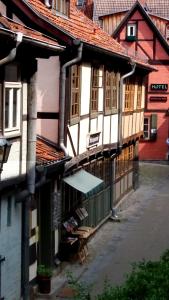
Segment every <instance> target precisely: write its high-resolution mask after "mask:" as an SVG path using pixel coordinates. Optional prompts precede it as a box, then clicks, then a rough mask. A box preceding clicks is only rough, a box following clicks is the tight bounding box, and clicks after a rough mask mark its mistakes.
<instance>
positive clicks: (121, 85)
mask: <svg viewBox="0 0 169 300" xmlns="http://www.w3.org/2000/svg"><path fill="white" fill-rule="evenodd" d="M130 64H131V67H132V70H131V71H130V72H128V73H126V74H124V75H123V76H122V77H121V78H120V95H119V124H118V125H119V126H118V152H119V154H120V153H121V151H122V145H123V140H122V112H123V99H124V92H123V85H124V80H125V79H126V78H128V77H130V76H131V75H133V74H134V72H135V69H136V63H135V62H133V61H131V62H130Z"/></svg>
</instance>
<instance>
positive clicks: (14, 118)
mask: <svg viewBox="0 0 169 300" xmlns="http://www.w3.org/2000/svg"><path fill="white" fill-rule="evenodd" d="M17 94H18V89H14V92H13V96H14V97H13V127H16V125H17ZM18 113H19V112H18Z"/></svg>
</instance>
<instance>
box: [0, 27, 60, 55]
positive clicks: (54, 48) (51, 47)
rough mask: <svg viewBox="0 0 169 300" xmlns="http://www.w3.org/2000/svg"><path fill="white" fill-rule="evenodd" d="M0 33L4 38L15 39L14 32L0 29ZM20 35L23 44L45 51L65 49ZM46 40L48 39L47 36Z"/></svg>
mask: <svg viewBox="0 0 169 300" xmlns="http://www.w3.org/2000/svg"><path fill="white" fill-rule="evenodd" d="M0 33H1V34H2V35H4V36H10V37H11V38H15V35H16V34H17V33H15V32H14V31H11V30H9V29H6V28H3V29H1V28H0ZM20 35H22V41H24V42H25V43H26V42H28V43H29V44H32V45H35V46H40V47H43V48H45V49H48V50H53V51H63V50H64V49H65V47H64V46H62V45H58V46H57V45H53V44H50V43H48V42H45V41H44V42H43V41H40V40H38V39H36V38H33V37H29V36H27V35H24V34H22V33H20ZM47 38H50V37H48V36H47Z"/></svg>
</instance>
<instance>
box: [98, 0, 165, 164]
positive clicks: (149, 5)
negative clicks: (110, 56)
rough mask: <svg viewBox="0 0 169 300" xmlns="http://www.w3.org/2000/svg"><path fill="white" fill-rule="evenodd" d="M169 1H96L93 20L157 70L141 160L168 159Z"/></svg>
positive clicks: (150, 86)
mask: <svg viewBox="0 0 169 300" xmlns="http://www.w3.org/2000/svg"><path fill="white" fill-rule="evenodd" d="M168 7H169V1H158V0H147V1H140V2H135V1H106V2H105V1H100V0H96V1H94V20H96V22H100V25H101V26H102V27H103V29H104V30H105V31H106V32H108V33H109V34H111V35H112V36H113V37H114V38H116V39H117V40H118V41H119V42H120V43H121V44H122V45H123V46H125V47H126V48H127V49H128V52H129V53H137V54H139V55H141V56H144V57H147V59H148V61H149V63H150V64H151V65H152V66H154V67H155V69H156V71H154V72H152V73H151V74H149V76H148V77H147V82H146V103H145V116H144V135H143V139H142V140H141V143H140V147H139V155H140V159H141V160H168V158H169V149H168V142H169V141H168V137H169V117H168V115H169V112H168V107H169V98H168V84H169V81H168V74H169V73H168V72H169V69H168V65H169V61H168V54H169V52H168V51H169V46H168V24H169V23H168V22H169V19H168V16H169V8H168Z"/></svg>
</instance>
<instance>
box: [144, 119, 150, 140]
mask: <svg viewBox="0 0 169 300" xmlns="http://www.w3.org/2000/svg"><path fill="white" fill-rule="evenodd" d="M145 119H147V120H148V123H147V124H146V125H147V127H148V128H147V130H146V132H147V133H148V136H147V137H145V135H144V136H143V138H144V140H150V128H151V124H150V117H146V116H145V117H144V126H145ZM143 130H144V128H143ZM144 133H145V130H144Z"/></svg>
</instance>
